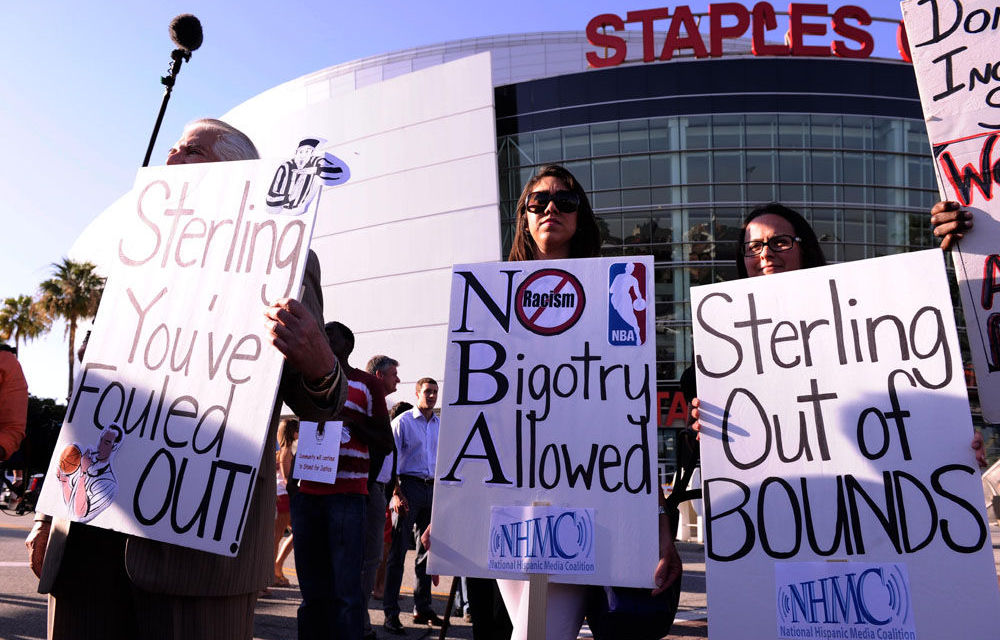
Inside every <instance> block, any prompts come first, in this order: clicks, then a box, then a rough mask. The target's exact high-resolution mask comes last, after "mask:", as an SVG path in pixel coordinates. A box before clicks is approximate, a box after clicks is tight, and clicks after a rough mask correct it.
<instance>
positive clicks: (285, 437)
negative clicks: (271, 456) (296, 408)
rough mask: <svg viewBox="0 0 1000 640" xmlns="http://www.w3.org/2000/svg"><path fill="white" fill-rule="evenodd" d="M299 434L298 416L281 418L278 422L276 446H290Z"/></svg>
mask: <svg viewBox="0 0 1000 640" xmlns="http://www.w3.org/2000/svg"><path fill="white" fill-rule="evenodd" d="M298 434H299V419H298V418H282V419H281V422H279V423H278V446H279V447H281V448H282V449H286V448H288V447H291V446H292V443H293V442H295V438H296V437H297V436H298Z"/></svg>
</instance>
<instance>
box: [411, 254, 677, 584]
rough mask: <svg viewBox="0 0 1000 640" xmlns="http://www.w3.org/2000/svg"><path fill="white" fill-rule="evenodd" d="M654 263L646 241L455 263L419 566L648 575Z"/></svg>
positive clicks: (574, 576)
mask: <svg viewBox="0 0 1000 640" xmlns="http://www.w3.org/2000/svg"><path fill="white" fill-rule="evenodd" d="M652 275H653V264H652V260H651V258H649V257H645V256H644V257H638V258H629V259H627V260H623V259H591V260H556V261H539V262H508V263H484V264H472V265H457V266H456V267H455V268H454V273H453V277H452V289H451V315H450V320H449V330H448V336H449V339H448V350H447V356H446V365H445V370H446V376H447V379H448V385H447V387H445V389H446V394H447V397H446V398H445V399H444V404H443V406H442V412H441V436H440V439H439V443H438V452H437V477H436V478H435V485H434V505H433V514H432V520H433V522H434V530H433V538H434V542H433V545H432V547H431V548H432V552H431V558H430V567H429V570H430V571H432V572H434V573H438V574H441V575H465V576H479V577H505V578H520V579H525V578H526V577H527V576H526V575H525V574H526V573H532V572H543V573H549V574H552V575H551V578H550V579H551V580H553V581H556V582H570V583H577V584H605V585H623V586H636V587H639V586H644V587H645V586H651V585H652V578H653V570H654V569H655V566H656V561H657V549H658V530H657V500H658V498H657V493H656V492H657V491H658V490H659V487H658V486H657V483H656V482H655V478H656V474H655V465H656V431H655V429H656V416H655V414H654V413H653V411H654V406H655V405H654V398H653V393H654V392H655V389H656V368H655V352H654V348H653V342H654V341H653V339H652V337H653V335H654V322H653V320H654V318H655V312H654V310H653V296H652V291H653V284H652ZM536 503H544V504H546V505H548V506H546V507H544V508H543V507H532V505H533V504H536Z"/></svg>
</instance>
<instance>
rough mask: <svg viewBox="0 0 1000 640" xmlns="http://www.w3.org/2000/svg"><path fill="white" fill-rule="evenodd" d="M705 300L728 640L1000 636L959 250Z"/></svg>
mask: <svg viewBox="0 0 1000 640" xmlns="http://www.w3.org/2000/svg"><path fill="white" fill-rule="evenodd" d="M691 298H692V300H691V305H692V308H691V312H692V315H693V324H694V346H695V353H696V354H697V355H696V358H695V366H696V369H697V376H698V396H699V399H700V401H701V415H702V418H701V422H702V431H701V459H702V471H703V478H704V481H703V484H702V488H703V491H704V506H705V534H706V543H705V553H706V578H707V588H708V589H707V593H708V603H709V609H708V611H709V620H708V622H709V633H710V635H711V636H712V638H713V639H715V640H726V639H727V638H731V639H738V640H756V639H759V638H807V637H808V638H900V639H903V638H963V639H964V640H973V639H977V640H986V639H988V638H989V639H993V638H996V637H997V627H996V620H995V617H992V616H990V615H984V612H991V611H997V610H1000V595H998V592H997V576H996V572H995V569H994V565H993V549H992V547H991V545H990V535H989V528H988V526H987V523H986V520H985V518H984V515H985V514H984V512H983V490H982V486H981V485H980V481H979V470H978V468H977V466H976V462H975V457H974V454H973V452H972V449H971V447H970V443H971V441H972V435H973V430H972V421H971V418H970V415H969V404H968V402H969V400H968V397H967V395H966V390H965V376H964V375H963V370H962V363H961V358H960V354H959V347H958V340H957V336H956V333H955V325H954V319H953V316H952V307H951V301H950V297H949V295H948V283H947V278H946V276H945V270H944V260H943V254H942V253H941V251H939V250H936V249H935V250H930V251H923V252H919V253H909V254H902V255H896V256H890V257H886V258H877V259H873V260H865V261H861V262H853V263H848V264H842V265H837V266H831V267H823V268H819V269H807V270H803V271H795V272H791V273H786V274H780V275H773V276H767V277H760V278H750V279H747V280H740V281H736V282H727V283H722V284H715V285H707V286H703V287H694V288H692V290H691Z"/></svg>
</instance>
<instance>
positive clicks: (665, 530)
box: [653, 490, 684, 596]
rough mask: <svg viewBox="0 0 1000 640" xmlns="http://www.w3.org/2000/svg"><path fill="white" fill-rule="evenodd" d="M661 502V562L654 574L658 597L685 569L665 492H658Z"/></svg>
mask: <svg viewBox="0 0 1000 640" xmlns="http://www.w3.org/2000/svg"><path fill="white" fill-rule="evenodd" d="M657 492H658V493H659V495H660V500H659V512H660V515H659V529H660V560H659V562H657V563H656V570H655V571H654V572H653V584H655V585H656V587H655V588H654V589H653V595H654V596H657V595H660V594H661V593H663V592H664V591H666V590H667V589H668V588H669V587H670V585H672V584H673V583H674V582H675V581H677V580H680V578H681V573H683V571H684V568H683V566H682V565H681V556H680V554H678V553H677V547H676V546H674V536H673V533H672V531H671V527H670V518H669V517H668V516H667V512H666V508H667V499H666V497H665V496H664V495H663V491H659V490H658V491H657Z"/></svg>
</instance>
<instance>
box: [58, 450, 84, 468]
mask: <svg viewBox="0 0 1000 640" xmlns="http://www.w3.org/2000/svg"><path fill="white" fill-rule="evenodd" d="M82 455H83V454H82V453H80V447H78V446H76V445H75V444H71V445H68V446H67V447H66V448H65V449H63V451H62V453H60V454H59V468H60V469H62V472H63V473H66V474H69V473H73V472H74V471H76V470H77V469H79V468H80V457H81V456H82Z"/></svg>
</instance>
